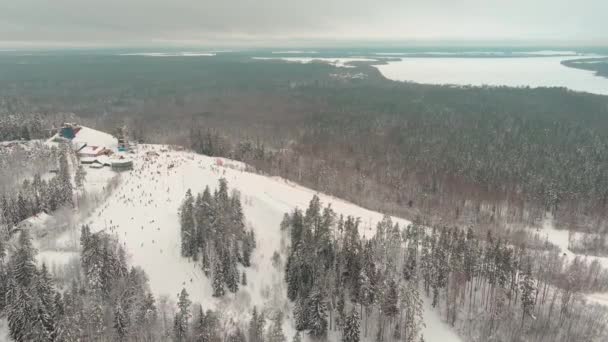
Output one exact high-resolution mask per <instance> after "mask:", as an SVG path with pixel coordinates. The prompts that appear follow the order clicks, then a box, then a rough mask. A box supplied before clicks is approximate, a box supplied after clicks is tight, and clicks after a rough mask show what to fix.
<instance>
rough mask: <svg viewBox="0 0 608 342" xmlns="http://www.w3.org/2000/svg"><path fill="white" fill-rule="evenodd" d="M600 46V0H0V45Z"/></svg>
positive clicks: (606, 5) (606, 19) (606, 39)
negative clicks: (486, 43) (401, 43)
mask: <svg viewBox="0 0 608 342" xmlns="http://www.w3.org/2000/svg"><path fill="white" fill-rule="evenodd" d="M332 40H339V41H355V40H357V41H418V42H429V41H431V42H432V41H469V42H471V41H496V42H502V41H512V42H517V41H519V42H540V43H543V42H544V43H562V44H563V43H566V44H567V43H572V44H573V45H584V44H592V45H608V0H577V1H573V0H308V1H305V0H299V1H296V0H0V44H2V45H4V46H11V45H14V46H18V45H38V46H44V45H66V46H68V45H73V46H85V45H129V44H140V45H159V44H175V45H180V44H183V45H194V44H201V45H208V46H227V45H235V46H236V45H239V44H243V45H260V46H263V45H267V46H272V45H277V46H278V45H294V46H296V45H298V44H299V43H300V44H305V43H306V44H309V45H314V44H315V42H322V43H323V44H329V43H331V41H332Z"/></svg>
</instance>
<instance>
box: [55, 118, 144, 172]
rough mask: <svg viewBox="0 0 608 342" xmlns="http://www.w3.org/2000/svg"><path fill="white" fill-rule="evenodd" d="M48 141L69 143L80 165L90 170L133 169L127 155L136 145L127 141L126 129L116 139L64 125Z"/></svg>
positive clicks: (76, 125)
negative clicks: (106, 168)
mask: <svg viewBox="0 0 608 342" xmlns="http://www.w3.org/2000/svg"><path fill="white" fill-rule="evenodd" d="M50 141H53V142H65V141H68V142H70V143H71V144H72V147H73V149H74V151H75V152H76V154H77V156H78V157H79V159H80V163H81V164H84V165H88V166H89V168H92V169H101V168H104V167H110V168H111V169H112V170H115V171H123V170H131V169H132V168H133V160H132V159H131V158H130V157H129V154H132V153H133V152H134V149H135V148H136V144H135V143H132V142H130V141H129V140H128V133H127V129H126V127H123V128H122V129H121V130H120V135H119V136H118V137H114V136H112V135H111V134H108V133H104V132H100V131H97V130H94V129H91V128H88V127H84V126H80V125H78V124H75V123H64V124H63V125H62V126H61V127H60V128H59V129H58V131H57V133H56V134H55V135H54V136H53V137H51V139H50Z"/></svg>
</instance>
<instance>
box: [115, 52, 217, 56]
mask: <svg viewBox="0 0 608 342" xmlns="http://www.w3.org/2000/svg"><path fill="white" fill-rule="evenodd" d="M215 55H216V53H214V52H190V51H181V52H134V53H121V54H119V56H145V57H213V56H215Z"/></svg>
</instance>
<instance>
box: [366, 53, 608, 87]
mask: <svg viewBox="0 0 608 342" xmlns="http://www.w3.org/2000/svg"><path fill="white" fill-rule="evenodd" d="M573 58H580V57H563V56H560V57H557V56H550V57H529V58H524V57H516V58H508V57H507V58H476V57H466V58H465V57H441V58H436V57H411V58H403V59H401V60H400V61H391V62H388V63H387V64H384V65H377V66H376V67H377V68H378V70H380V72H381V73H382V75H384V76H385V77H386V78H389V79H392V80H396V81H411V82H417V83H427V84H452V85H473V86H482V85H492V86H510V87H525V86H529V87H533V88H535V87H566V88H569V89H572V90H575V91H584V92H589V93H594V94H603V95H608V78H604V77H600V76H596V75H595V72H593V71H589V70H582V69H575V68H569V67H566V66H564V65H562V64H561V62H562V61H563V60H567V59H573Z"/></svg>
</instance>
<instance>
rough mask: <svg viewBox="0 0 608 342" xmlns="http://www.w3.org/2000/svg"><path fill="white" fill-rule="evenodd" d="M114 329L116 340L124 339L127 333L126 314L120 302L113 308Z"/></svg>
mask: <svg viewBox="0 0 608 342" xmlns="http://www.w3.org/2000/svg"><path fill="white" fill-rule="evenodd" d="M114 329H115V330H116V336H117V337H118V341H121V342H122V341H125V340H126V338H127V335H128V324H127V316H126V315H125V312H124V311H123V308H122V305H120V303H118V304H117V305H116V308H115V309H114Z"/></svg>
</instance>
